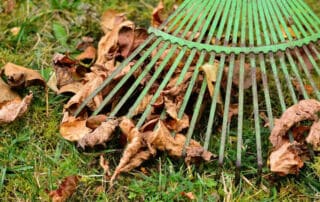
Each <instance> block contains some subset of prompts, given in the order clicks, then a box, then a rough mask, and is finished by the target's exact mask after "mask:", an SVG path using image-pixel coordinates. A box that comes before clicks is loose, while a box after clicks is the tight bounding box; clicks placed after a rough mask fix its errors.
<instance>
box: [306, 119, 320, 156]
mask: <svg viewBox="0 0 320 202" xmlns="http://www.w3.org/2000/svg"><path fill="white" fill-rule="evenodd" d="M306 141H307V142H308V143H309V144H311V145H312V146H313V149H314V150H315V151H320V121H316V122H314V123H313V124H312V126H311V128H310V132H309V134H308V136H307V138H306Z"/></svg>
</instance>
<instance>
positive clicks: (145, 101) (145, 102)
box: [132, 94, 153, 116]
mask: <svg viewBox="0 0 320 202" xmlns="http://www.w3.org/2000/svg"><path fill="white" fill-rule="evenodd" d="M152 97H153V95H150V94H147V95H146V96H144V97H143V99H142V101H141V102H140V103H139V105H138V106H137V107H136V108H135V109H134V111H133V112H132V116H135V115H138V114H141V113H142V112H144V110H145V109H146V108H147V106H148V105H149V103H150V101H151V99H152Z"/></svg>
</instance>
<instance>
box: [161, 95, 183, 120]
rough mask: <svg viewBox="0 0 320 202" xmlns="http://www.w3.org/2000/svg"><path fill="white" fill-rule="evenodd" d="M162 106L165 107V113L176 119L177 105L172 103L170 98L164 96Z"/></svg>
mask: <svg viewBox="0 0 320 202" xmlns="http://www.w3.org/2000/svg"><path fill="white" fill-rule="evenodd" d="M164 100H165V101H164V107H165V109H166V113H167V114H168V115H169V116H170V117H171V118H173V119H175V120H177V119H178V110H179V108H178V106H177V104H176V103H174V102H173V101H172V100H170V99H168V98H165V99H164Z"/></svg>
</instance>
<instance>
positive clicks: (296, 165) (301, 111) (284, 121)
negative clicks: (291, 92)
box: [269, 99, 320, 176]
mask: <svg viewBox="0 0 320 202" xmlns="http://www.w3.org/2000/svg"><path fill="white" fill-rule="evenodd" d="M319 112H320V102H319V101H317V100H313V99H310V100H302V101H300V102H299V103H298V104H295V105H293V106H291V107H289V108H288V109H287V110H286V111H285V112H284V113H283V114H282V116H281V117H280V118H279V119H276V120H275V124H274V128H273V129H272V131H271V134H270V137H269V140H270V142H271V144H272V145H273V150H272V152H271V154H270V156H269V162H270V169H271V171H272V172H274V173H277V174H278V175H280V176H285V175H288V174H298V173H299V170H300V168H302V167H303V165H304V162H305V161H306V160H308V159H310V154H309V152H308V149H307V144H310V145H311V146H312V148H313V149H314V150H315V151H316V150H317V151H318V150H319V149H320V124H319V123H320V122H319ZM306 120H308V121H311V122H313V123H312V125H311V126H304V125H301V122H302V121H306ZM299 124H300V125H299ZM308 131H309V133H308V135H307V137H305V136H304V133H306V132H308ZM290 132H291V134H292V135H293V138H294V139H295V140H294V141H292V142H291V141H290V138H289V135H290Z"/></svg>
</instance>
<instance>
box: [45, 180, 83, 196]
mask: <svg viewBox="0 0 320 202" xmlns="http://www.w3.org/2000/svg"><path fill="white" fill-rule="evenodd" d="M80 178H81V177H80V176H68V177H66V178H64V179H63V181H62V183H61V184H60V185H59V188H58V189H56V190H53V191H50V193H49V196H50V198H51V199H52V201H53V202H64V201H66V200H67V199H68V198H69V197H70V196H71V195H72V194H73V193H74V192H75V191H76V189H77V185H78V182H79V179H80Z"/></svg>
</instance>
